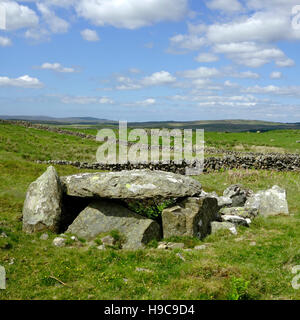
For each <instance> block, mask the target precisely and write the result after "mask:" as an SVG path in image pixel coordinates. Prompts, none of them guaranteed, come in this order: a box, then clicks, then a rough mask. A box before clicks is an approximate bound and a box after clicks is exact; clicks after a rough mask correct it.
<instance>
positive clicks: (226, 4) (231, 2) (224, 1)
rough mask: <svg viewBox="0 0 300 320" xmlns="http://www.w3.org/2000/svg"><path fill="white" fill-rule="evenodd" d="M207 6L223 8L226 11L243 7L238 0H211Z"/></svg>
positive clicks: (216, 8) (234, 10) (233, 10)
mask: <svg viewBox="0 0 300 320" xmlns="http://www.w3.org/2000/svg"><path fill="white" fill-rule="evenodd" d="M206 6H207V7H208V8H209V9H211V10H221V11H225V12H237V11H241V10H242V9H243V7H242V5H241V4H240V2H239V1H238V0H210V1H207V2H206Z"/></svg>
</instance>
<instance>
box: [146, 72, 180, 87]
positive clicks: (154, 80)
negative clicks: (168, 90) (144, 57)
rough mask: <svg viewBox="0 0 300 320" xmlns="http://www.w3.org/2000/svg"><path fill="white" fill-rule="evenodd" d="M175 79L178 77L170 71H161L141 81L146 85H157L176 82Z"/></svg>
mask: <svg viewBox="0 0 300 320" xmlns="http://www.w3.org/2000/svg"><path fill="white" fill-rule="evenodd" d="M175 81H176V78H175V77H174V76H172V75H171V74H170V73H169V72H167V71H159V72H155V73H153V74H152V75H151V76H149V77H145V78H144V79H143V80H142V82H141V83H142V84H143V85H145V86H157V85H165V84H170V83H174V82H175Z"/></svg>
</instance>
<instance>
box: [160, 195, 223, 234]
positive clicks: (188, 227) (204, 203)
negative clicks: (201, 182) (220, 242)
mask: <svg viewBox="0 0 300 320" xmlns="http://www.w3.org/2000/svg"><path fill="white" fill-rule="evenodd" d="M218 209H219V207H218V202H217V199H215V198H208V197H207V198H195V197H194V198H193V197H190V198H187V199H185V200H183V201H182V202H181V203H179V204H178V205H177V206H174V207H171V208H167V209H165V210H163V212H162V223H163V236H164V238H169V237H172V236H189V237H197V238H200V239H202V238H204V237H205V236H207V235H208V234H210V231H211V227H210V222H211V221H214V220H216V219H217V218H218Z"/></svg>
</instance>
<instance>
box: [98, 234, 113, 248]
mask: <svg viewBox="0 0 300 320" xmlns="http://www.w3.org/2000/svg"><path fill="white" fill-rule="evenodd" d="M101 241H102V243H103V244H104V245H108V246H113V245H114V244H115V243H116V240H115V239H114V238H113V237H112V236H110V235H108V236H105V237H103V238H101Z"/></svg>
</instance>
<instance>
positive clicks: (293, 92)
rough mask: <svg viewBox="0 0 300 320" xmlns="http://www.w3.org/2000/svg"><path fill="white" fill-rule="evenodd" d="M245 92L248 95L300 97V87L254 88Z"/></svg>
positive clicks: (270, 86) (249, 88)
mask: <svg viewBox="0 0 300 320" xmlns="http://www.w3.org/2000/svg"><path fill="white" fill-rule="evenodd" d="M243 92H247V93H256V94H271V95H274V94H276V95H282V96H293V97H299V96H300V86H287V87H278V86H273V85H269V86H265V87H261V86H258V85H256V86H254V87H248V88H246V89H244V90H243Z"/></svg>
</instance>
